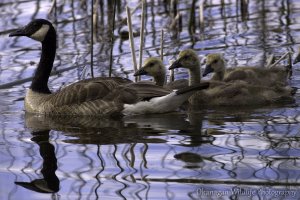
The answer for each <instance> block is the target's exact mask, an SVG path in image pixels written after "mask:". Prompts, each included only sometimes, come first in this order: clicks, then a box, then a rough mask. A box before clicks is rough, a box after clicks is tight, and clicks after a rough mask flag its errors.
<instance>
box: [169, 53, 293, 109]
mask: <svg viewBox="0 0 300 200" xmlns="http://www.w3.org/2000/svg"><path fill="white" fill-rule="evenodd" d="M213 58H214V59H213ZM223 62H224V61H223V60H220V57H219V55H212V56H211V55H210V56H208V58H207V65H210V66H207V68H215V66H216V65H217V66H224V64H223ZM180 67H181V68H187V69H189V74H190V83H191V85H193V84H196V83H198V82H199V79H200V75H199V73H198V72H197V70H200V64H199V58H198V56H197V54H196V52H195V51H193V50H191V49H188V50H183V51H181V52H180V53H179V56H178V59H177V60H176V61H175V62H174V63H173V64H172V65H171V66H170V68H169V69H174V68H180ZM216 69H217V68H216ZM209 70H210V69H209ZM268 70H269V71H270V74H267V73H266V71H267V70H265V72H263V71H264V70H262V72H263V73H260V72H261V71H259V70H257V72H258V75H256V70H251V69H249V71H250V72H249V76H248V71H247V70H245V71H242V70H241V72H238V73H236V74H235V75H232V76H231V75H230V76H226V77H231V79H230V81H229V79H225V80H226V81H225V80H224V70H221V73H220V74H221V75H219V74H217V75H216V76H215V78H212V79H213V80H212V81H209V82H210V87H209V89H207V90H202V91H199V92H197V93H195V94H194V95H193V96H191V97H190V99H189V102H190V104H192V105H195V106H255V105H268V104H274V103H283V102H288V103H291V102H294V98H293V94H294V92H295V90H294V88H291V87H290V86H288V85H286V80H285V79H284V78H281V77H282V76H283V75H282V74H281V73H277V71H276V70H277V69H274V71H273V69H268ZM195 71H196V72H197V73H195ZM207 71H208V70H207V69H206V70H205V72H204V75H205V74H206V73H207ZM278 71H279V70H278ZM218 72H219V71H218ZM273 72H274V74H273ZM280 72H282V71H280ZM282 73H283V72H282ZM239 74H242V75H240V76H238V75H239ZM263 74H265V75H268V76H272V75H274V77H272V78H270V79H269V81H274V82H276V81H275V80H276V79H278V80H277V81H278V82H279V83H280V84H278V83H277V82H276V84H275V83H273V85H269V86H268V84H267V83H266V84H263V83H264V81H265V80H263V81H262V80H260V79H263V78H265V77H262V75H263ZM276 75H278V76H276ZM220 77H221V78H220ZM251 77H253V78H255V79H254V80H256V81H257V82H259V81H261V82H260V84H261V85H259V84H257V82H254V83H253V84H251V83H252V81H254V80H251ZM195 80H196V81H195Z"/></svg>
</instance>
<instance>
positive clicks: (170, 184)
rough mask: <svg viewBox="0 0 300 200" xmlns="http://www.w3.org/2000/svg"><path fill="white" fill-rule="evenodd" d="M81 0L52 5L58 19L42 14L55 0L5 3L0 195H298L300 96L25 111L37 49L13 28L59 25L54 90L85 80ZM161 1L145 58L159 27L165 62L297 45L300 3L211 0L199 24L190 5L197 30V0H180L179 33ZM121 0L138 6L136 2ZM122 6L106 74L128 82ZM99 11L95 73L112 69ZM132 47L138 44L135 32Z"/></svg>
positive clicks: (231, 57)
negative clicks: (69, 114)
mask: <svg viewBox="0 0 300 200" xmlns="http://www.w3.org/2000/svg"><path fill="white" fill-rule="evenodd" d="M82 2H83V4H81V2H80V1H70V0H69V1H68V0H67V1H62V0H57V10H56V15H55V12H54V11H52V12H51V13H50V14H49V10H50V9H51V6H52V2H51V1H33V0H24V1H23V0H22V1H21V0H17V1H15V0H14V1H13V0H2V1H1V3H0V10H1V12H0V16H1V21H0V49H1V50H0V85H1V89H0V99H1V100H0V112H1V115H0V129H1V133H0V154H1V156H0V199H39V200H40V199H299V198H300V190H299V189H300V170H299V167H300V160H299V155H300V143H299V141H300V139H299V138H300V125H299V121H300V115H299V113H300V108H299V106H298V105H299V92H297V94H296V95H295V99H296V103H294V104H289V105H280V106H276V107H275V106H272V107H271V106H269V107H261V108H218V109H201V110H189V111H180V112H176V113H169V114H163V115H147V116H131V117H124V118H122V119H118V120H117V119H114V120H113V119H97V118H96V119H95V118H83V117H78V118H66V117H65V118H50V117H45V116H40V115H30V114H25V112H24V110H23V97H24V94H25V91H26V88H27V87H28V86H29V84H30V81H28V80H27V78H30V77H31V76H32V75H33V73H34V70H35V67H36V65H37V63H38V61H39V55H40V44H38V43H37V42H35V41H32V40H30V39H28V38H9V37H8V33H9V32H10V31H12V30H14V29H16V28H18V27H21V26H23V25H25V24H27V23H28V22H29V21H30V20H32V19H34V18H47V19H50V20H51V21H53V22H54V21H56V28H57V32H58V41H57V42H58V50H57V56H56V61H55V69H54V70H56V71H58V73H57V74H56V75H53V76H51V78H50V83H49V86H50V88H51V89H52V90H53V91H55V90H57V89H59V88H60V87H62V86H63V85H65V84H68V83H71V82H74V81H77V80H79V79H81V78H82V77H83V76H89V68H88V67H89V66H90V65H91V51H90V43H91V42H90V41H91V40H90V35H91V34H90V30H91V28H90V27H91V26H90V17H89V16H90V10H91V6H90V3H91V2H90V1H82ZM99 2H102V1H99ZM108 2H110V1H108ZM164 2H165V1H154V0H152V1H150V0H149V1H148V0H147V14H146V30H145V31H146V32H145V35H146V39H145V48H144V49H145V50H144V54H143V58H147V57H149V56H159V52H160V50H159V46H160V31H161V29H162V28H164V29H165V39H164V55H165V56H164V62H165V64H168V60H171V59H174V58H176V56H177V54H178V51H180V50H182V49H186V48H194V49H195V50H196V51H197V52H198V54H199V55H203V56H204V55H206V54H207V53H212V52H221V53H223V54H224V57H225V58H226V60H227V63H228V64H229V65H239V66H245V65H249V66H260V65H262V64H263V63H264V62H265V60H266V57H267V56H268V55H269V54H273V55H274V56H275V58H277V59H278V58H279V57H280V56H281V55H283V54H284V53H286V52H287V51H291V52H296V51H297V49H298V46H299V43H300V34H299V30H300V2H299V1H298V0H270V1H269V0H268V1H267V0H265V1H263V0H250V1H249V4H248V5H247V9H246V11H245V10H243V9H242V7H241V6H240V5H241V1H234V0H232V1H230V0H224V1H221V0H220V1H217V0H208V1H205V7H204V18H205V26H204V30H203V32H200V29H199V22H198V18H199V15H198V13H199V10H198V8H197V9H196V12H195V19H196V23H195V30H193V28H192V30H193V32H194V34H191V32H189V25H188V21H189V18H190V13H191V9H190V8H191V6H192V1H189V0H186V1H185V0H180V1H179V4H178V10H179V11H180V13H181V14H182V30H181V32H180V33H178V34H177V36H176V31H172V30H170V29H168V28H169V24H171V22H170V15H169V14H168V13H167V11H166V10H169V7H168V6H165V4H164ZM128 4H129V6H130V8H131V9H132V10H133V9H134V8H135V7H136V6H137V5H138V1H137V0H134V1H128ZM196 5H198V2H197V3H196ZM125 6H126V1H120V2H119V4H118V6H117V13H116V19H117V20H116V29H115V31H114V35H115V41H114V45H113V55H114V57H113V60H114V64H113V71H112V75H113V76H122V77H127V78H130V79H134V78H133V69H132V65H133V64H132V60H131V54H130V48H129V41H128V40H124V39H121V37H120V32H124V30H126V26H125V25H123V24H122V23H121V21H122V20H123V19H124V18H125V17H126V11H125ZM102 8H103V9H102V10H101V7H100V8H99V10H100V11H101V12H100V13H99V16H98V18H99V21H98V29H97V30H98V31H99V32H98V33H97V35H96V36H95V37H96V38H95V41H94V48H93V50H94V52H93V55H94V56H93V65H94V72H95V75H96V76H107V75H108V74H109V59H108V58H109V55H110V37H111V27H112V26H111V25H110V24H111V21H110V19H111V18H112V17H111V16H112V14H111V13H112V12H111V9H112V5H110V4H109V3H107V2H106V1H103V6H102ZM140 14H141V9H140V8H138V9H137V10H136V12H135V13H134V14H133V19H132V20H133V29H134V31H135V32H137V33H138V32H139V27H140V25H139V24H140ZM55 16H56V18H55ZM190 30H191V29H190ZM135 43H136V49H138V46H137V45H138V44H139V37H135ZM282 64H286V62H285V61H283V62H282ZM299 66H300V65H294V66H293V74H292V76H291V78H290V80H289V82H290V84H291V85H292V86H294V87H296V88H299V86H300V72H299V69H300V67H299ZM63 69H65V70H63ZM187 77H188V74H187V72H186V71H185V70H178V71H176V78H187ZM143 78H144V77H143ZM145 79H146V77H145ZM16 81H20V82H19V83H18V82H16ZM30 182H31V183H30ZM53 191H56V192H53ZM47 192H48V193H47Z"/></svg>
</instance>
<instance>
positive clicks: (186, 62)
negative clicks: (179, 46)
mask: <svg viewBox="0 0 300 200" xmlns="http://www.w3.org/2000/svg"><path fill="white" fill-rule="evenodd" d="M176 68H186V69H189V70H194V69H200V60H199V57H198V55H197V53H196V52H195V51H194V50H192V49H186V50H183V51H181V52H180V53H179V55H178V58H177V60H176V61H175V62H174V63H173V64H172V65H171V66H170V67H169V70H171V69H176Z"/></svg>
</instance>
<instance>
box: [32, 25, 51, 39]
mask: <svg viewBox="0 0 300 200" xmlns="http://www.w3.org/2000/svg"><path fill="white" fill-rule="evenodd" d="M49 28H50V27H49V25H47V24H44V25H42V27H41V28H40V29H39V30H38V31H36V32H35V33H34V34H32V35H31V36H30V38H32V39H34V40H37V41H40V42H43V41H44V39H45V36H46V35H47V33H48V30H49Z"/></svg>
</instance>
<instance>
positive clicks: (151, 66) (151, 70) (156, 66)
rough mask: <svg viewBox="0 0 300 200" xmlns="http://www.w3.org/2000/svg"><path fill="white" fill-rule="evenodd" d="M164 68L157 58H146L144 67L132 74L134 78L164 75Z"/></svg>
mask: <svg viewBox="0 0 300 200" xmlns="http://www.w3.org/2000/svg"><path fill="white" fill-rule="evenodd" d="M165 71H166V70H165V66H164V65H163V63H162V61H161V59H159V58H154V57H151V58H147V59H146V60H145V62H144V65H143V66H142V67H141V68H140V69H139V70H138V71H136V72H135V73H134V76H141V75H149V76H153V77H157V76H160V75H161V74H165Z"/></svg>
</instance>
